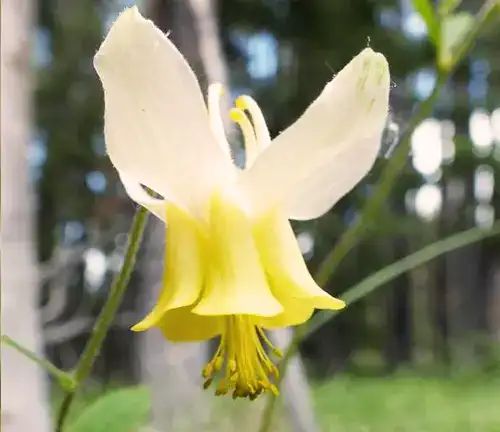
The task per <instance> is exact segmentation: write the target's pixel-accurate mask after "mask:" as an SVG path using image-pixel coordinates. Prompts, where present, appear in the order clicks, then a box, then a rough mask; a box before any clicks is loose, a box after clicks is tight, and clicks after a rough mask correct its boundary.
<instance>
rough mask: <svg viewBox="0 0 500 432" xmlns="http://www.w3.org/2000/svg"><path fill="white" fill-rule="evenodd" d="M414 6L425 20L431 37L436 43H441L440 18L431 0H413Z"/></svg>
mask: <svg viewBox="0 0 500 432" xmlns="http://www.w3.org/2000/svg"><path fill="white" fill-rule="evenodd" d="M412 2H413V7H414V8H415V10H416V11H417V12H418V13H419V14H420V16H421V17H422V19H423V20H424V22H425V24H426V26H427V31H428V32H429V37H430V39H431V41H432V42H433V43H434V45H436V46H437V45H439V20H438V19H437V17H436V12H435V11H434V8H433V7H432V4H431V1H430V0H412Z"/></svg>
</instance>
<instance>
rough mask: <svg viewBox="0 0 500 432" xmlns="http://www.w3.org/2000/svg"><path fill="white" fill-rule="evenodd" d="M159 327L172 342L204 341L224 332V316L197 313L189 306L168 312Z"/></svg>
mask: <svg viewBox="0 0 500 432" xmlns="http://www.w3.org/2000/svg"><path fill="white" fill-rule="evenodd" d="M158 327H159V328H160V330H161V332H162V333H163V335H164V336H165V338H166V339H168V340H169V341H172V342H195V341H204V340H209V339H212V338H213V337H215V336H217V335H219V334H221V333H222V330H223V328H224V317H219V316H200V315H196V314H194V313H192V312H191V306H188V307H183V308H178V309H173V310H169V311H168V312H166V313H165V314H164V315H163V317H162V319H161V320H160V322H159V323H158Z"/></svg>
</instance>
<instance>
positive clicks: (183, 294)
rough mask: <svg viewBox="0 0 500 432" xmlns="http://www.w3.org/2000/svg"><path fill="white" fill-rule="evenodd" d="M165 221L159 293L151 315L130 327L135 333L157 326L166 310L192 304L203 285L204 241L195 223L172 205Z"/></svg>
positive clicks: (168, 206) (169, 205) (186, 214)
mask: <svg viewBox="0 0 500 432" xmlns="http://www.w3.org/2000/svg"><path fill="white" fill-rule="evenodd" d="M167 220H168V228H167V230H166V251H165V268H164V272H163V282H162V291H161V294H160V297H159V299H158V302H157V303H156V306H155V307H154V309H153V310H152V311H151V313H150V314H149V315H148V316H147V317H146V318H144V319H143V320H142V321H141V322H139V323H138V324H136V325H135V326H134V327H132V330H134V331H144V330H147V329H149V328H151V327H153V326H155V325H157V324H158V322H159V320H160V319H162V317H163V315H164V314H165V313H166V312H167V311H168V310H171V309H175V308H180V307H184V306H189V305H192V304H193V303H195V302H196V300H197V299H198V297H199V295H200V292H201V289H202V286H203V264H202V256H201V254H202V247H203V238H202V235H201V233H200V230H199V227H198V224H197V222H196V221H195V220H194V219H193V218H192V217H191V216H190V215H189V214H188V213H186V212H185V211H184V210H182V209H181V208H180V207H177V206H176V205H174V204H171V203H169V204H168V205H167Z"/></svg>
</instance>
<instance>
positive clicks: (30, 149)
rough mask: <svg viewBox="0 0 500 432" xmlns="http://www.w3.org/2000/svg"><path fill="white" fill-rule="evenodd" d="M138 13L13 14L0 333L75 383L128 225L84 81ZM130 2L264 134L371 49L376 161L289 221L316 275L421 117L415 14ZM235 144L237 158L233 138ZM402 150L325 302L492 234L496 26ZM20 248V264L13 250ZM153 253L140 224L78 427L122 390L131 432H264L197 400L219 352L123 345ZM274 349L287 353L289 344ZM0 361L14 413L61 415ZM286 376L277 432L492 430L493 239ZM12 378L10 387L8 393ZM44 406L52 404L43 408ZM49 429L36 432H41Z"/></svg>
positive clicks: (97, 106) (498, 258) (276, 1)
mask: <svg viewBox="0 0 500 432" xmlns="http://www.w3.org/2000/svg"><path fill="white" fill-rule="evenodd" d="M7 3H9V5H7ZM132 4H133V2H127V1H124V0H114V1H113V0H85V1H83V0H81V1H69V0H38V1H37V2H32V1H30V0H20V1H17V0H3V1H2V225H3V227H2V249H3V250H2V252H3V253H2V285H3V291H4V292H3V294H2V295H3V298H2V300H3V305H2V315H3V318H2V321H3V322H2V324H3V329H2V333H4V331H5V332H7V333H8V334H9V335H10V336H11V337H13V338H16V336H17V337H18V338H19V340H20V341H23V340H24V341H27V343H29V344H31V345H34V346H36V345H37V344H38V346H39V347H40V350H41V351H43V352H44V353H45V355H46V356H47V358H49V359H50V360H51V361H52V362H54V363H55V364H56V365H57V366H58V367H60V368H64V369H71V368H72V367H73V366H74V365H75V363H76V361H77V360H78V357H79V355H80V353H81V351H82V348H83V346H84V343H85V341H86V340H87V338H88V337H89V334H90V333H91V332H92V328H93V323H94V321H95V319H96V316H97V314H98V313H99V311H100V309H101V307H102V305H103V302H104V300H105V299H106V296H107V295H108V290H109V287H110V281H111V279H112V278H113V276H114V275H115V274H116V273H117V272H118V270H119V269H120V266H121V263H122V259H123V252H124V247H125V242H126V233H127V231H128V229H129V227H130V223H131V217H132V215H133V213H134V205H133V203H132V202H131V201H130V200H129V198H128V197H127V196H126V195H125V193H124V191H123V188H122V186H121V184H120V181H119V179H118V178H117V176H116V173H115V171H114V169H113V168H112V166H111V164H110V162H109V159H108V158H107V157H106V154H105V145H104V140H103V134H102V130H103V124H102V120H103V95H102V90H101V86H100V83H99V81H98V79H97V76H96V73H95V71H94V69H93V66H92V58H93V55H94V54H95V52H96V50H97V48H98V46H99V44H100V42H101V41H102V39H103V37H104V35H105V34H106V32H107V31H108V29H109V27H110V25H111V24H112V22H113V21H114V19H115V18H116V16H117V14H118V13H119V12H120V11H121V10H122V9H123V8H124V7H126V6H130V5H132ZM137 4H138V6H139V7H140V9H141V11H143V13H145V14H147V15H148V16H149V17H151V18H152V19H153V20H154V21H155V22H156V23H157V25H158V26H159V27H160V28H162V29H163V30H164V31H165V32H167V31H170V37H171V38H172V40H173V41H174V43H175V44H176V45H177V47H178V48H179V49H180V51H181V52H183V54H184V55H185V56H186V57H187V59H188V61H189V63H190V65H191V66H192V67H193V69H194V70H195V72H196V73H197V75H198V77H199V79H200V82H201V84H202V88H203V89H204V90H206V87H207V83H209V82H214V81H221V82H223V83H225V84H226V86H228V88H229V89H230V94H229V95H228V97H229V98H230V99H231V100H229V101H228V106H229V105H230V104H232V102H233V101H234V98H235V97H236V96H237V95H239V94H242V93H246V94H250V95H252V96H253V97H254V98H255V99H257V100H258V102H259V103H260V105H261V107H262V109H263V111H264V113H265V115H266V117H267V120H268V124H269V127H270V130H271V132H272V135H275V134H277V133H278V132H279V131H281V130H283V129H284V128H286V127H287V125H289V124H290V123H291V122H293V121H294V120H295V119H296V118H297V117H298V116H299V115H300V114H301V113H302V112H303V110H304V109H305V108H306V107H307V105H308V104H309V103H310V102H311V101H312V100H313V99H314V98H315V97H316V96H317V95H318V93H319V92H320V90H321V89H322V87H323V86H324V84H325V83H326V82H327V81H329V80H330V79H331V77H332V75H334V74H335V73H336V72H338V71H339V70H340V69H341V68H342V67H343V66H344V65H345V64H346V63H347V62H349V60H350V59H351V58H352V57H353V56H355V55H356V54H357V53H359V52H360V51H361V50H362V49H363V48H365V47H366V46H371V47H372V48H373V49H375V50H376V51H380V52H382V53H383V54H385V55H386V57H387V58H388V61H389V64H390V67H391V73H392V81H393V88H392V91H391V100H390V104H391V112H390V116H389V120H388V124H387V128H386V133H385V136H384V143H383V145H382V151H381V154H380V157H379V159H378V161H377V163H376V166H375V168H374V169H373V170H372V171H371V173H370V174H369V176H367V177H366V179H365V180H364V181H363V183H362V184H360V185H359V186H358V187H357V188H356V189H355V190H354V191H353V192H352V193H350V194H349V195H348V196H346V197H345V198H344V199H342V201H341V202H340V203H339V204H338V205H336V206H335V208H334V209H333V210H332V211H330V212H329V213H328V214H327V215H325V216H324V217H322V218H321V219H320V220H317V221H313V222H306V223H297V224H294V228H295V229H296V233H297V237H298V241H299V243H300V246H301V249H302V251H303V253H304V255H305V257H306V258H307V260H308V264H309V266H310V269H311V271H312V272H313V273H314V270H315V269H316V268H317V267H318V265H319V264H320V263H321V261H322V259H323V258H324V257H325V255H326V254H327V253H328V252H329V251H330V250H331V249H332V248H333V247H334V245H335V243H336V241H337V240H338V238H339V236H340V235H341V233H342V232H344V231H345V230H346V228H347V227H349V225H350V224H351V223H352V222H353V221H354V220H356V218H357V216H358V214H359V211H360V209H362V206H363V203H364V202H365V200H366V199H367V197H369V196H370V194H371V191H372V190H373V186H374V184H375V183H376V181H377V179H378V177H379V175H380V173H381V172H382V170H383V169H384V166H385V165H386V164H387V161H388V160H389V159H390V157H391V152H392V150H393V148H394V146H395V145H396V144H397V141H398V137H399V136H400V131H402V130H404V128H405V126H406V124H407V122H408V120H409V119H410V117H411V114H412V112H413V110H414V107H415V106H416V104H417V103H418V102H419V101H420V100H422V99H424V98H426V97H427V96H429V95H430V93H431V91H432V89H433V87H434V84H435V81H436V71H435V60H434V48H433V47H432V45H431V44H430V42H429V41H428V39H427V30H426V26H425V23H424V22H423V20H422V18H421V17H420V16H419V15H418V14H417V13H416V11H415V9H414V8H413V6H412V2H411V0H377V1H374V0H348V1H347V0H328V1H327V0H260V1H259V0H219V1H217V2H215V1H211V0H189V1H188V0H185V1H182V0H149V1H147V0H144V1H140V2H137ZM481 4H482V2H481V1H479V0H464V1H463V2H462V3H461V6H460V8H461V9H462V10H466V11H471V12H476V11H477V10H478V9H479V7H480V6H481ZM7 14H10V15H7ZM9 24H10V25H9ZM23 32H24V34H23ZM31 37H32V38H33V42H34V44H33V47H34V50H33V51H29V46H30V45H29V40H30V38H31ZM7 39H8V40H7ZM4 40H5V41H4ZM9 41H11V43H10V42H9ZM15 41H17V42H15ZM16 44H17V45H16ZM9 47H10V49H11V50H10V51H9ZM16 47H17V49H19V53H18V54H19V57H15V55H16V54H15V48H16ZM4 53H6V54H5V58H4ZM7 53H11V54H12V56H13V57H12V58H8V57H7ZM14 57H15V58H14ZM24 57H26V59H27V61H18V60H22V59H23V58H24ZM27 72H31V73H27ZM232 135H233V144H234V148H235V151H236V155H237V157H236V158H237V160H242V155H241V154H240V153H241V150H240V149H241V145H240V137H239V135H238V131H236V130H234V131H233V134H232ZM411 144H412V151H411V154H410V155H409V158H408V164H407V167H406V169H405V171H404V173H403V175H402V176H401V177H400V178H399V181H398V183H397V185H395V187H394V189H393V192H392V194H391V197H390V199H389V200H388V201H387V203H386V205H385V206H384V208H383V210H382V213H381V214H380V215H379V217H377V218H376V219H375V220H373V221H371V222H372V224H371V226H370V227H369V230H368V235H367V236H366V237H365V238H364V239H363V241H362V242H361V243H360V244H359V245H358V246H357V247H356V248H355V249H353V250H351V251H350V253H349V254H348V256H347V257H346V259H345V260H344V261H343V262H342V264H341V266H340V267H339V269H338V271H337V272H336V274H335V276H334V278H333V279H332V280H331V281H330V283H329V284H328V286H327V287H325V288H326V289H327V290H328V291H330V292H331V293H333V294H339V293H342V292H343V291H344V290H345V289H347V288H348V287H350V286H352V285H353V284H355V283H356V282H358V281H360V280H361V279H363V278H364V277H366V276H368V275H370V274H371V273H373V272H374V271H376V270H378V269H380V268H382V267H384V266H385V265H388V264H390V263H391V262H393V261H395V260H397V259H400V258H402V257H403V256H405V255H407V254H409V253H411V252H413V251H416V250H418V249H420V248H421V247H423V246H424V245H426V244H429V243H431V242H433V241H436V240H438V239H440V238H443V237H445V236H447V235H450V234H451V233H453V232H457V231H460V230H463V229H466V228H469V227H473V226H481V227H485V228H487V227H489V226H490V225H491V224H492V223H493V221H494V220H495V218H496V217H497V213H498V212H499V207H500V197H499V195H498V188H497V187H496V185H497V184H499V183H498V182H499V181H500V176H499V174H500V26H498V25H497V26H492V27H491V28H490V30H489V31H487V32H486V33H485V34H484V35H483V36H482V37H481V38H480V40H479V41H478V42H477V44H476V46H475V48H474V49H473V51H472V54H471V55H470V56H469V57H468V58H467V60H466V61H465V62H464V63H463V64H462V65H461V67H460V68H459V69H458V70H457V72H456V74H455V75H454V77H453V78H452V79H451V80H450V81H449V83H448V84H447V85H446V87H445V88H444V89H443V91H442V93H441V97H440V99H439V102H438V104H437V107H436V109H435V110H434V112H433V115H432V117H430V118H427V119H425V120H424V121H423V122H422V123H421V124H420V125H419V126H418V127H417V128H416V130H415V132H414V134H413V137H412V141H411ZM30 218H33V219H32V220H33V221H34V224H35V225H34V226H33V229H31V228H32V227H31V225H30ZM9 239H10V240H12V239H13V240H12V241H11V243H9ZM16 241H17V243H16ZM21 243H22V247H24V249H22V250H20V249H19V248H17V249H15V253H14V252H12V251H13V250H14V249H12V248H13V247H14V248H15V246H12V244H21ZM9 244H10V246H9ZM23 251H24V252H23ZM10 252H12V253H10ZM35 253H36V255H35ZM162 253H163V228H162V226H161V225H160V224H159V223H157V221H156V220H154V219H153V217H150V221H149V226H148V231H147V235H146V238H145V241H144V243H143V247H142V249H141V252H140V259H139V262H138V265H137V267H136V270H135V272H134V275H133V277H132V281H131V284H130V286H129V288H128V291H127V293H126V297H125V300H124V302H123V305H122V307H121V309H120V312H119V314H118V315H117V317H116V320H115V322H114V324H113V327H112V329H111V331H110V332H109V334H108V337H107V340H106V343H105V345H104V348H103V350H102V352H101V355H100V357H99V359H98V362H97V364H96V367H95V371H94V374H93V377H92V380H91V382H89V383H88V385H87V386H86V388H85V390H84V392H83V393H82V395H81V396H79V397H78V400H77V403H76V404H75V407H74V409H73V411H72V413H71V415H70V419H76V418H77V417H78V415H79V413H81V412H83V411H85V409H86V406H87V405H88V404H89V403H90V402H91V401H93V400H95V398H97V397H98V396H99V395H101V394H103V393H106V392H109V391H112V390H115V389H117V388H122V387H130V386H131V387H130V389H131V393H130V394H129V399H127V403H125V402H123V403H120V404H118V405H119V406H116V405H117V404H115V405H113V404H111V405H109V407H108V409H109V410H116V412H117V413H118V414H117V415H118V416H122V415H124V414H123V411H124V410H125V409H126V410H131V411H134V410H137V411H140V415H139V417H140V420H138V421H137V425H135V423H134V425H132V423H133V422H131V423H130V424H129V428H128V429H123V430H128V431H137V430H143V429H140V426H144V425H146V424H147V423H148V424H150V425H151V427H152V428H154V429H151V430H158V431H183V430H207V431H210V430H228V431H231V430H236V429H240V430H242V431H249V432H250V431H256V430H257V425H258V412H260V410H261V408H262V403H260V404H259V403H256V404H252V405H251V407H250V405H249V404H248V402H237V403H232V401H231V402H229V401H220V400H217V401H215V402H214V401H213V398H212V397H211V392H207V393H203V392H202V390H200V382H201V378H200V377H199V375H200V373H199V371H200V368H201V365H202V364H203V363H204V361H205V359H206V357H207V356H208V353H209V351H210V350H211V349H213V347H211V346H210V345H208V344H190V345H172V344H170V343H167V342H166V341H164V340H163V339H162V338H161V336H160V335H159V334H156V333H155V332H154V331H152V332H148V333H145V334H136V333H132V332H130V331H129V327H130V326H131V325H133V324H134V323H135V322H137V321H138V320H139V319H140V318H141V317H142V316H143V315H144V314H145V313H146V312H147V311H148V310H149V308H150V307H151V305H152V304H153V303H154V301H155V299H156V295H157V294H156V293H157V291H158V288H159V287H158V283H159V280H160V275H161V271H162ZM22 254H24V255H22ZM7 255H8V256H7ZM21 255H22V256H21ZM26 256H27V258H26ZM9 257H10V258H9ZM23 257H25V258H23ZM4 259H5V261H4ZM37 320H40V322H41V325H37ZM273 337H274V338H275V340H276V341H277V343H278V344H281V345H283V344H286V341H287V340H288V339H289V338H290V331H289V330H284V331H282V332H278V333H276V334H274V335H273ZM2 351H3V350H2ZM3 356H4V353H2V358H3ZM5 356H6V357H5V358H6V360H5V361H4V365H3V366H2V372H3V374H2V375H3V377H2V378H4V377H5V380H4V379H2V381H3V382H5V386H6V387H5V388H6V390H5V393H4V390H2V393H4V394H2V399H3V401H6V402H5V404H3V405H4V406H7V405H8V404H9V400H10V401H12V400H14V399H15V397H17V398H19V399H20V400H24V402H26V401H27V400H28V399H29V397H30V396H27V395H38V396H36V400H35V399H33V400H32V401H31V402H30V405H29V408H28V409H29V411H25V414H26V415H27V413H28V412H30V413H31V414H32V417H34V418H37V417H36V416H37V415H40V416H43V412H42V411H43V409H50V410H54V409H55V407H56V406H57V404H58V403H59V401H60V395H59V392H58V391H57V388H56V386H54V385H50V389H51V397H50V398H47V400H46V401H45V400H44V398H43V388H42V389H41V390H40V393H37V391H38V390H36V384H35V382H37V381H36V380H37V379H38V378H39V377H37V375H36V374H37V372H36V371H33V368H31V366H30V365H28V364H27V362H26V361H25V360H24V359H21V357H20V356H19V354H17V353H13V352H12V353H10V352H9V353H8V354H5ZM7 356H10V357H9V358H10V360H9V358H7ZM289 372H290V374H289V375H288V377H287V379H286V382H285V388H284V391H283V396H282V401H283V406H284V409H283V410H281V411H280V414H279V416H278V421H277V423H276V425H275V427H274V429H273V430H277V431H278V430H283V431H288V430H290V431H296V432H306V431H307V432H314V431H316V430H318V431H339V432H340V431H342V432H343V431H346V432H354V431H367V432H372V431H373V432H382V431H384V432H391V431H412V432H413V431H419V432H425V431H431V432H432V431H436V432H437V431H439V432H446V431H463V432H466V431H471V432H475V431H479V432H480V431H486V432H494V431H500V410H499V409H498V408H499V407H500V240H498V239H495V238H493V239H490V240H488V241H483V242H482V243H477V244H475V245H473V246H469V247H466V248H463V249H461V250H459V251H456V252H453V253H450V254H448V255H446V256H444V257H443V258H439V259H436V260H434V261H432V262H431V263H429V264H428V265H425V266H422V267H420V268H418V269H416V270H414V271H412V272H410V273H408V274H405V275H404V276H401V277H399V278H397V279H396V280H395V281H394V282H392V283H391V284H389V285H387V286H385V287H384V288H383V289H381V290H380V291H377V292H376V293H374V294H373V295H371V296H369V297H368V298H367V299H365V300H363V301H362V302H360V303H358V304H355V305H353V306H352V307H349V308H347V309H346V311H345V312H343V313H342V314H341V315H339V316H338V317H337V318H336V319H335V320H332V321H331V322H329V323H328V324H326V325H325V326H323V327H322V328H321V329H320V330H319V331H317V332H316V333H314V334H313V335H312V336H310V337H309V338H308V339H307V340H306V341H304V343H303V344H302V346H301V356H300V358H296V359H294V361H293V362H292V364H291V368H290V371H289ZM9 377H10V381H11V382H12V381H14V383H13V384H12V387H11V389H12V388H14V387H16V388H17V391H16V393H15V394H14V393H12V392H11V393H7V392H8V391H9V390H8V388H9V387H8V381H9ZM28 377H29V380H28ZM306 377H307V378H306ZM30 380H31V381H30ZM41 385H42V384H41ZM137 385H139V386H138V387H137ZM130 395H132V396H130ZM45 402H46V403H45ZM21 403H22V402H21ZM26 403H27V402H26ZM34 404H38V405H44V406H45V408H41V409H40V410H39V411H36V409H35V405H34ZM47 407H48V408H47ZM124 407H125V408H124ZM36 413H39V414H36ZM3 417H4V420H3V421H5V422H6V423H5V425H6V429H5V430H6V431H7V432H9V431H16V432H17V431H19V432H21V431H22V432H24V431H27V430H28V429H15V427H14V426H12V428H11V429H9V423H8V421H9V412H8V411H7V408H5V416H3ZM95 417H96V416H94V418H95ZM14 423H15V420H13V424H14ZM42 423H43V421H42V420H40V419H38V420H37V423H36V424H37V425H38V426H37V427H36V428H35V429H30V430H33V431H41V432H45V431H48V430H49V429H48V428H46V427H44V426H42ZM96 424H97V423H96ZM74 430H76V429H74ZM79 430H84V429H79ZM85 430H88V431H89V432H92V431H93V430H101V429H98V428H96V429H92V428H91V427H89V426H87V427H86V429H85ZM106 430H107V431H108V432H120V431H121V430H122V429H116V431H115V430H114V429H112V427H111V426H109V427H108V428H107V429H106ZM144 430H146V429H144ZM147 430H150V429H147Z"/></svg>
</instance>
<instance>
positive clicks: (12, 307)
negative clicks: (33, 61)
mask: <svg viewBox="0 0 500 432" xmlns="http://www.w3.org/2000/svg"><path fill="white" fill-rule="evenodd" d="M34 13H35V4H34V2H33V1H31V0H5V1H3V2H2V20H1V21H2V22H1V27H2V52H1V63H2V66H1V79H2V84H1V93H2V94H1V105H2V110H1V142H2V169H1V171H2V191H1V195H2V228H1V232H2V234H1V235H2V237H1V243H2V256H1V267H2V277H1V284H2V333H4V334H7V335H9V336H10V337H12V338H13V339H15V340H16V341H17V342H19V343H21V344H23V345H24V346H25V347H27V348H29V349H31V350H33V351H35V352H37V353H40V352H41V351H42V332H41V326H40V321H39V316H38V310H37V307H38V269H37V263H36V258H35V235H34V225H33V223H34V220H33V215H34V205H33V204H34V196H33V190H32V187H31V184H30V179H29V171H28V159H27V155H28V142H29V140H30V135H31V124H32V76H31V69H30V62H29V60H30V58H31V54H32V50H31V48H32V45H31V41H32V39H31V38H32V31H33V26H34ZM1 359H2V380H1V388H2V414H1V417H2V418H1V422H2V427H1V429H2V431H5V432H27V431H36V432H49V430H50V421H49V409H48V403H47V402H48V393H47V386H46V382H45V376H44V374H43V372H42V371H41V370H40V369H39V367H38V366H37V365H36V364H34V363H33V362H32V361H30V360H28V359H26V358H25V357H23V356H21V355H20V354H19V353H17V352H15V351H13V350H12V349H11V348H8V347H5V346H3V345H2V350H1Z"/></svg>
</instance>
